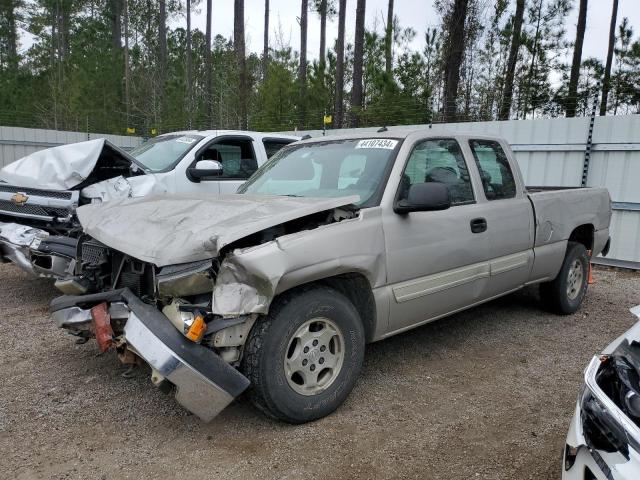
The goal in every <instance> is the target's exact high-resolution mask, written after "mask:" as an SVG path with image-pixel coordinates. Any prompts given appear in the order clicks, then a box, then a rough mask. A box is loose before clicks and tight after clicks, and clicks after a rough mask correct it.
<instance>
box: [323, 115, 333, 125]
mask: <svg viewBox="0 0 640 480" xmlns="http://www.w3.org/2000/svg"><path fill="white" fill-rule="evenodd" d="M322 121H323V122H324V124H325V125H329V124H330V123H331V122H332V121H333V117H331V115H325V116H324V118H323V119H322Z"/></svg>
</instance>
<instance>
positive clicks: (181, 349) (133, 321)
mask: <svg viewBox="0 0 640 480" xmlns="http://www.w3.org/2000/svg"><path fill="white" fill-rule="evenodd" d="M102 302H106V303H107V304H110V308H109V312H110V314H109V321H111V320H112V319H111V318H110V317H111V312H113V311H114V308H115V309H117V310H118V311H119V312H123V311H124V312H125V313H124V314H122V313H120V314H118V316H121V317H122V316H126V320H125V321H126V323H125V324H124V329H123V332H122V334H121V335H120V336H119V337H118V339H117V340H118V343H119V344H120V345H123V344H124V345H125V346H126V348H127V349H128V350H129V351H131V352H133V353H135V354H136V355H137V356H138V357H140V358H142V359H143V360H144V361H145V362H146V363H148V364H149V365H150V366H151V367H152V369H153V370H154V371H155V372H157V374H159V375H160V376H162V377H164V378H165V379H166V380H168V381H169V382H170V383H172V384H173V385H175V387H176V400H177V401H178V403H180V405H182V406H183V407H184V408H186V409H187V410H189V411H190V412H192V413H193V414H195V415H196V416H198V417H199V418H200V419H202V420H203V421H205V422H208V421H210V420H211V419H213V418H214V417H215V416H216V415H218V413H220V412H221V411H222V410H223V409H224V408H225V407H226V406H227V405H229V403H231V402H232V401H233V399H234V398H235V397H237V396H238V395H240V394H241V393H242V392H243V391H244V390H245V389H246V388H247V387H248V386H249V380H248V379H247V378H246V377H245V376H244V375H242V374H241V373H240V372H238V371H237V370H236V369H234V368H233V367H231V366H230V365H229V364H228V363H226V362H224V361H223V360H222V359H221V358H220V357H219V356H218V355H216V354H215V353H214V352H213V351H212V350H210V349H208V348H205V347H203V346H201V345H198V344H196V343H193V342H192V341H190V340H189V339H187V338H186V337H184V336H183V335H182V334H180V332H178V330H176V328H175V327H174V326H173V325H172V324H171V322H170V321H169V320H168V319H167V318H166V317H165V316H164V315H163V314H162V313H161V312H160V311H159V310H157V309H156V308H155V307H153V306H151V305H148V304H146V303H144V302H142V301H141V300H140V299H138V298H137V297H136V296H135V295H133V293H131V291H130V290H129V289H123V290H115V291H112V292H105V293H100V294H94V295H82V296H75V297H72V296H63V297H59V298H57V299H55V300H54V301H53V302H52V303H51V309H52V312H53V314H52V316H53V317H54V319H55V321H56V323H57V324H58V326H60V327H62V328H65V329H68V330H70V331H72V332H73V331H74V330H76V331H78V330H86V329H90V328H92V327H91V325H92V324H94V323H95V322H96V319H95V314H93V315H92V313H91V309H90V308H88V307H90V306H92V305H94V306H95V305H98V304H100V303H102ZM125 307H126V308H125Z"/></svg>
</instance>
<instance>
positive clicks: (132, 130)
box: [127, 127, 136, 135]
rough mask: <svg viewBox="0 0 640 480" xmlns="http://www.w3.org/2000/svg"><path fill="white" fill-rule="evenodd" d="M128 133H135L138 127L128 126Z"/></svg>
mask: <svg viewBox="0 0 640 480" xmlns="http://www.w3.org/2000/svg"><path fill="white" fill-rule="evenodd" d="M127 133H128V134H129V135H133V134H134V133H136V129H135V128H132V127H127Z"/></svg>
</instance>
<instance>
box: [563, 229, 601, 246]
mask: <svg viewBox="0 0 640 480" xmlns="http://www.w3.org/2000/svg"><path fill="white" fill-rule="evenodd" d="M594 230H595V229H594V228H593V225H591V224H585V225H580V226H579V227H576V228H574V229H573V232H571V235H569V241H570V242H577V243H581V244H582V245H584V248H586V249H587V250H593V238H594Z"/></svg>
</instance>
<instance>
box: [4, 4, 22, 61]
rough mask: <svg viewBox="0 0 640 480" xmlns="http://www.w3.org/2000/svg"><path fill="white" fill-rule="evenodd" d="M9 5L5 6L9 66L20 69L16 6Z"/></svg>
mask: <svg viewBox="0 0 640 480" xmlns="http://www.w3.org/2000/svg"><path fill="white" fill-rule="evenodd" d="M8 3H9V4H8V5H6V6H4V7H3V8H4V9H6V12H5V15H6V19H7V23H6V25H7V43H8V45H7V49H8V52H7V55H8V58H7V64H8V65H9V67H10V68H12V69H17V68H18V63H19V62H18V31H17V28H16V12H15V9H16V6H15V4H14V3H13V2H8Z"/></svg>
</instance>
